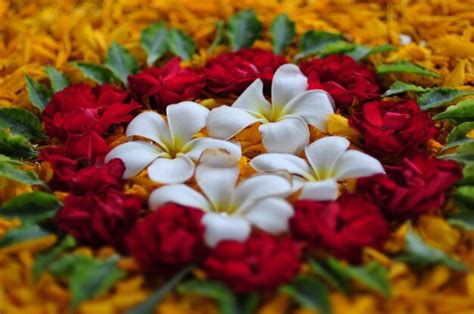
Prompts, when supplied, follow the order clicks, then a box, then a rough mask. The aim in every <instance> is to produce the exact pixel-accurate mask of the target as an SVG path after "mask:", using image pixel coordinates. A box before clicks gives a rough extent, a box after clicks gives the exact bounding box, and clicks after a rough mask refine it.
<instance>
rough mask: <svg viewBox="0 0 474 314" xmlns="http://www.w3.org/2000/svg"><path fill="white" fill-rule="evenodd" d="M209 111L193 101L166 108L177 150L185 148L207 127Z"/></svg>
mask: <svg viewBox="0 0 474 314" xmlns="http://www.w3.org/2000/svg"><path fill="white" fill-rule="evenodd" d="M208 114H209V109H207V108H206V107H204V106H202V105H200V104H197V103H195V102H192V101H183V102H180V103H178V104H175V105H169V106H168V107H166V116H167V117H168V125H169V127H170V132H171V137H172V138H173V142H174V143H175V147H176V148H180V147H183V146H184V145H185V144H186V143H187V142H189V141H190V140H191V139H192V138H193V135H194V134H196V133H198V132H199V131H200V130H201V129H202V128H204V127H205V126H206V120H207V116H208Z"/></svg>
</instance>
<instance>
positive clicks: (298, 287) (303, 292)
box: [280, 276, 331, 314]
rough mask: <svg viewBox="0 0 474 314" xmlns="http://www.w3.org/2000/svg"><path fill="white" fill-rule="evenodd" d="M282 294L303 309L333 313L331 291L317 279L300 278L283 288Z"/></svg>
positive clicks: (322, 313) (324, 313)
mask: <svg viewBox="0 0 474 314" xmlns="http://www.w3.org/2000/svg"><path fill="white" fill-rule="evenodd" d="M280 292H282V293H285V294H288V295H289V296H291V297H293V299H294V300H295V301H296V302H298V303H299V304H300V305H301V306H303V307H307V308H310V309H313V310H317V311H319V312H318V313H321V314H329V313H331V305H330V302H329V291H328V289H327V287H326V286H325V285H324V284H322V283H321V282H320V281H318V280H317V279H315V278H312V277H308V276H298V277H296V279H295V280H294V281H293V282H292V283H291V284H290V285H284V286H281V287H280Z"/></svg>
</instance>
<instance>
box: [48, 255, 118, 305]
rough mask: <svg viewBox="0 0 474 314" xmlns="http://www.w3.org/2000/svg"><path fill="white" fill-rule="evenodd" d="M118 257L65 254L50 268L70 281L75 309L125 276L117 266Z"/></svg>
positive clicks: (72, 302) (72, 303)
mask: <svg viewBox="0 0 474 314" xmlns="http://www.w3.org/2000/svg"><path fill="white" fill-rule="evenodd" d="M118 259H119V258H118V256H112V257H110V258H109V259H107V260H97V259H94V258H92V257H89V256H84V255H77V254H75V255H65V256H64V257H63V258H62V259H60V260H58V261H56V262H54V263H53V264H51V266H50V267H49V270H50V271H51V272H52V273H53V274H54V275H56V276H59V277H63V278H64V279H65V280H66V281H67V282H68V285H69V290H70V291H71V294H72V299H71V308H72V309H73V310H75V309H76V308H77V307H78V305H79V304H80V303H81V302H82V301H85V300H89V299H92V298H95V297H97V296H99V295H100V294H102V293H104V292H106V291H107V290H109V289H110V288H112V287H113V285H114V284H115V283H116V282H117V281H118V280H120V279H122V278H124V277H125V272H123V271H122V270H120V269H118V268H117V261H118Z"/></svg>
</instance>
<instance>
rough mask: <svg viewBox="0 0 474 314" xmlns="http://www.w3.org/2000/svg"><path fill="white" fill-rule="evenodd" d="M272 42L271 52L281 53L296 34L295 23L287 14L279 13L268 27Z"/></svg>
mask: <svg viewBox="0 0 474 314" xmlns="http://www.w3.org/2000/svg"><path fill="white" fill-rule="evenodd" d="M270 33H271V36H272V42H273V52H275V53H276V54H282V53H284V52H285V50H286V49H287V48H288V46H290V45H291V42H292V41H293V38H294V37H295V35H296V28H295V23H294V22H293V21H292V20H290V18H289V17H288V15H286V14H280V15H278V16H277V17H275V18H274V19H273V21H272V25H271V27H270Z"/></svg>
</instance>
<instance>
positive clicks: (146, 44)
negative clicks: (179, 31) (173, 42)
mask: <svg viewBox="0 0 474 314" xmlns="http://www.w3.org/2000/svg"><path fill="white" fill-rule="evenodd" d="M167 41H168V27H167V26H166V23H165V22H164V21H161V22H158V23H154V24H151V25H150V26H148V27H147V28H145V29H143V30H142V32H141V36H140V45H141V46H142V48H143V50H145V52H146V54H147V58H146V63H147V65H148V66H149V67H151V66H153V64H154V63H155V62H156V61H157V60H158V59H160V58H161V57H162V56H163V55H164V54H165V53H166V51H167V50H168V44H167Z"/></svg>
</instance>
